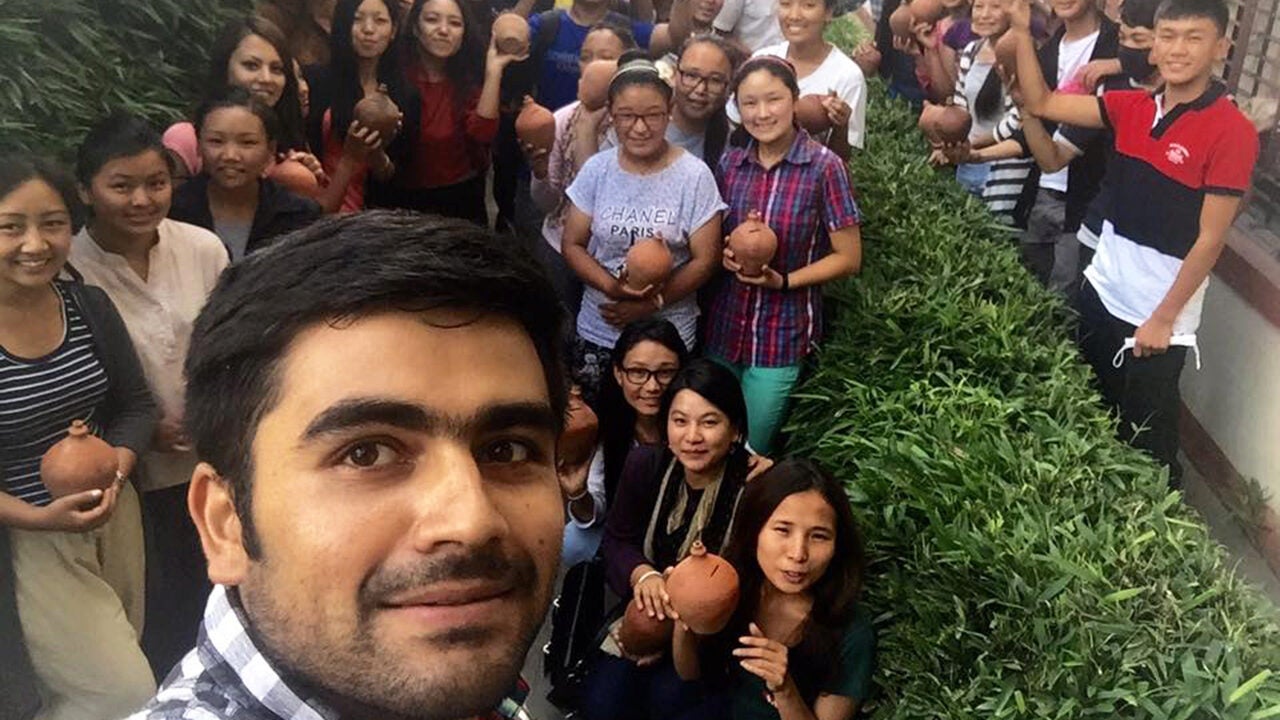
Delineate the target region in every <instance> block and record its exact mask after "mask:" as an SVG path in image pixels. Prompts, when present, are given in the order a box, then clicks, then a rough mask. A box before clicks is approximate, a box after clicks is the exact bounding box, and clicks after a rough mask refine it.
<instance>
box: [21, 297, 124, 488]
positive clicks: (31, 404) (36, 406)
mask: <svg viewBox="0 0 1280 720" xmlns="http://www.w3.org/2000/svg"><path fill="white" fill-rule="evenodd" d="M54 288H55V290H57V292H58V296H59V298H60V299H61V300H62V312H63V327H64V328H65V329H64V334H63V339H62V343H61V344H60V345H58V347H57V349H56V350H54V351H53V352H51V353H49V354H48V355H45V356H44V357H40V358H19V357H16V356H14V355H12V354H10V353H9V352H7V351H6V350H5V349H4V348H3V347H0V448H3V454H0V479H2V480H3V482H4V486H3V488H4V491H5V492H7V493H9V494H10V495H13V496H14V497H17V498H18V499H20V500H25V501H27V502H29V503H32V504H33V505H47V504H48V503H49V502H50V501H51V500H52V498H51V497H50V496H49V491H48V490H46V489H45V486H44V483H42V482H41V481H40V458H41V456H43V455H44V453H45V451H46V450H48V449H49V448H50V447H52V446H53V444H54V443H56V442H58V441H59V440H61V439H62V438H63V437H64V436H65V435H66V432H67V427H68V426H70V425H71V421H72V420H85V421H87V422H88V424H89V427H90V429H91V430H92V431H93V432H94V433H95V434H100V427H99V426H98V424H97V422H95V420H96V419H97V418H96V417H95V413H96V412H97V410H98V406H99V405H100V404H101V403H102V400H103V398H105V397H106V394H107V373H106V370H105V369H104V368H103V366H102V362H101V360H100V359H99V358H98V356H97V353H96V352H95V351H94V344H93V333H92V332H90V330H89V325H88V324H87V323H86V322H85V319H84V315H83V314H82V313H81V310H80V308H79V307H78V306H77V305H76V302H75V300H74V299H73V298H72V297H71V295H70V293H66V292H63V289H62V288H61V287H59V286H58V285H57V284H56V283H55V284H54Z"/></svg>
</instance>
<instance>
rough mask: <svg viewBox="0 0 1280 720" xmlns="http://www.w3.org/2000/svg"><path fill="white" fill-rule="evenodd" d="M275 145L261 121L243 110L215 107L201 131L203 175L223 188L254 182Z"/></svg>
mask: <svg viewBox="0 0 1280 720" xmlns="http://www.w3.org/2000/svg"><path fill="white" fill-rule="evenodd" d="M274 154H275V143H273V142H270V141H268V139H267V129H266V128H265V127H263V125H262V120H261V119H260V118H259V117H258V116H257V115H254V114H253V112H252V111H251V110H249V109H248V108H245V107H224V108H218V109H217V110H214V111H212V112H210V113H209V114H208V115H206V116H205V119H204V125H202V126H201V128H200V157H201V158H202V159H203V160H204V168H205V172H207V173H208V174H209V177H210V178H212V180H213V181H214V182H215V183H217V184H218V185H220V186H222V187H223V188H226V189H233V188H240V187H244V186H245V185H246V184H248V183H253V182H257V180H258V178H260V177H262V173H264V172H266V170H267V166H268V165H270V164H271V157H272V156H273V155H274Z"/></svg>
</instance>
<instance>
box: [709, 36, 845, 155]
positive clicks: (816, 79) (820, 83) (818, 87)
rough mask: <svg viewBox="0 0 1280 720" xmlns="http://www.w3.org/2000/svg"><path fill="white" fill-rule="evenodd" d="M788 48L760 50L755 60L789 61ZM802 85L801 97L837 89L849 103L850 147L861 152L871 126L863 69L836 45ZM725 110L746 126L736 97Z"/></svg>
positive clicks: (801, 79) (784, 43) (732, 117)
mask: <svg viewBox="0 0 1280 720" xmlns="http://www.w3.org/2000/svg"><path fill="white" fill-rule="evenodd" d="M788 47H790V43H788V42H786V41H783V42H781V43H778V44H777V45H770V46H769V47H764V48H760V49H759V50H757V51H755V53H753V54H752V57H757V56H760V55H773V56H775V57H780V58H785V57H786V56H787V48H788ZM799 84H800V94H801V95H826V94H827V93H828V92H830V91H832V90H835V91H836V95H837V96H838V97H839V98H840V99H841V100H844V101H845V102H846V103H848V104H849V108H850V110H851V112H850V114H849V146H850V147H853V148H857V149H859V150H861V149H862V144H863V141H864V139H865V138H866V127H867V79H866V78H865V77H864V76H863V75H862V68H860V67H858V64H857V63H855V62H854V61H853V60H851V59H850V58H849V56H848V55H845V54H844V53H843V52H841V51H840V49H839V48H837V47H835V46H834V45H833V46H831V52H829V53H827V59H826V60H823V61H822V64H821V65H819V66H818V67H817V69H815V70H814V71H813V72H811V73H809V74H808V75H805V76H804V77H802V78H799ZM725 110H726V112H727V114H728V115H729V119H730V120H732V121H733V122H734V123H735V124H741V123H742V116H741V115H740V114H739V113H738V101H737V98H736V97H734V98H729V104H728V105H727V106H726V108H725ZM821 139H822V138H819V140H821Z"/></svg>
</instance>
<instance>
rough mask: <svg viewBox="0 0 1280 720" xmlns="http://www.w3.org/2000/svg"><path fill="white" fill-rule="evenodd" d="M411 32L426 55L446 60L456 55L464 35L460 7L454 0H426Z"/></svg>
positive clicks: (464, 24)
mask: <svg viewBox="0 0 1280 720" xmlns="http://www.w3.org/2000/svg"><path fill="white" fill-rule="evenodd" d="M413 32H414V34H415V35H416V36H417V38H418V45H419V47H421V49H422V52H423V53H424V54H425V55H426V56H427V57H432V58H435V59H437V60H447V59H449V58H451V57H453V56H454V55H457V54H458V50H460V49H461V48H462V39H463V37H464V36H465V35H466V22H465V20H464V19H463V16H462V7H461V6H460V5H458V3H456V2H454V0H427V2H425V3H423V5H422V14H421V15H419V16H418V23H417V25H416V26H415V27H414V29H413Z"/></svg>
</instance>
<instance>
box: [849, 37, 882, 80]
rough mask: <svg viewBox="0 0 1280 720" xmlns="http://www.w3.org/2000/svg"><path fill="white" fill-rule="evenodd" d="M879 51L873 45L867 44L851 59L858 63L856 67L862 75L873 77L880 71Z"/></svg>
mask: <svg viewBox="0 0 1280 720" xmlns="http://www.w3.org/2000/svg"><path fill="white" fill-rule="evenodd" d="M882 59H883V58H882V57H881V56H880V51H879V50H877V49H876V48H875V46H874V45H868V46H866V47H865V48H863V50H862V52H860V53H858V56H857V57H855V58H854V59H853V61H854V62H855V63H857V64H858V69H860V70H862V75H863V77H868V78H870V77H875V75H876V74H877V73H879V72H880V61H881V60H882Z"/></svg>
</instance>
